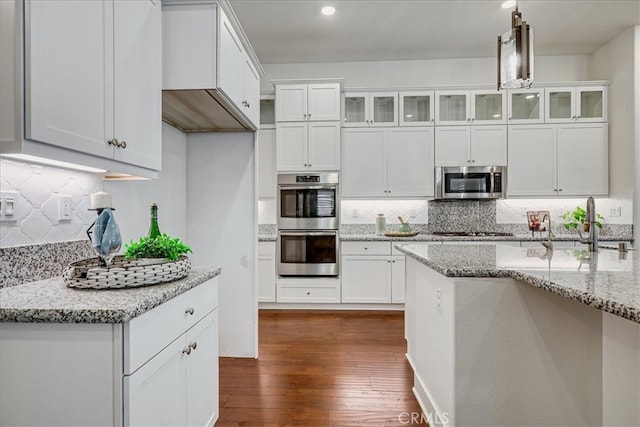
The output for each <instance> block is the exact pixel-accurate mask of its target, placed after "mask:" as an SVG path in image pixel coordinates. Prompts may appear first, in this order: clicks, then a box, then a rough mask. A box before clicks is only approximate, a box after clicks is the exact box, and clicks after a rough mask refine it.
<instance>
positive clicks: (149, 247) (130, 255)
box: [124, 233, 192, 262]
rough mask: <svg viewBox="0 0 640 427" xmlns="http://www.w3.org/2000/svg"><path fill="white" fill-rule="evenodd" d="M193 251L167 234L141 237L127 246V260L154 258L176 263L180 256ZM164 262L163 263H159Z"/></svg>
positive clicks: (125, 255) (125, 252)
mask: <svg viewBox="0 0 640 427" xmlns="http://www.w3.org/2000/svg"><path fill="white" fill-rule="evenodd" d="M189 252H192V251H191V248H190V247H189V246H187V245H186V244H184V242H183V241H182V240H180V239H178V238H172V237H170V236H169V235H167V234H166V233H162V234H161V235H159V236H158V237H147V236H144V237H141V238H140V240H139V241H137V242H134V241H133V240H132V241H131V242H129V243H127V244H125V251H124V257H125V259H140V258H152V259H157V260H158V259H161V260H165V261H176V260H178V258H180V256H182V255H185V254H187V253H189ZM159 262H162V261H159Z"/></svg>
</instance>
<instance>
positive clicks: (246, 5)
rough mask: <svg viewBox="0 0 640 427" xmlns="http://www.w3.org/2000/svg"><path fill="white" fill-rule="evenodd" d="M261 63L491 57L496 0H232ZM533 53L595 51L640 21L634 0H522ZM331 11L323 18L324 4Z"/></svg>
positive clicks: (505, 21) (502, 22) (639, 2)
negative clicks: (530, 28) (331, 12)
mask: <svg viewBox="0 0 640 427" xmlns="http://www.w3.org/2000/svg"><path fill="white" fill-rule="evenodd" d="M230 3H231V6H232V7H233V9H234V11H235V12H236V15H237V16H238V19H239V21H240V23H241V24H242V27H243V29H244V30H245V32H246V34H247V36H248V37H249V40H250V41H251V44H252V46H253V48H254V50H255V51H256V54H257V55H258V58H259V59H260V62H262V63H263V64H284V63H309V62H343V61H381V60H410V59H437V58H480V57H495V55H496V39H497V36H498V34H501V33H504V32H505V31H507V30H509V29H510V27H511V11H512V10H513V8H510V9H502V8H501V6H500V5H501V3H502V0H327V1H317V0H230ZM518 4H519V10H520V12H521V13H522V17H523V19H524V20H525V21H527V22H528V23H529V24H530V25H531V26H532V27H533V29H534V51H535V54H536V55H573V54H589V53H592V52H594V51H595V50H596V49H598V48H599V47H600V46H602V45H603V44H604V43H606V42H607V41H608V40H611V39H612V38H613V37H614V36H616V35H618V34H619V33H621V32H622V31H623V30H624V29H625V28H627V27H629V26H632V25H638V24H640V0H520V1H519V2H518ZM326 5H333V6H335V8H336V13H335V15H333V16H330V17H325V16H323V15H322V14H321V13H320V9H321V7H322V6H326Z"/></svg>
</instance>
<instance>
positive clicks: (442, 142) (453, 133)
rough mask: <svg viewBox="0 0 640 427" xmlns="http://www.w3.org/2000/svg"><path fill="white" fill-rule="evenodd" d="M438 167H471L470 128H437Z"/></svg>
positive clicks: (436, 151)
mask: <svg viewBox="0 0 640 427" xmlns="http://www.w3.org/2000/svg"><path fill="white" fill-rule="evenodd" d="M435 139H436V141H435V142H436V144H435V145H436V149H435V153H436V166H470V165H471V160H470V159H469V154H470V153H469V142H470V140H471V128H470V127H469V126H457V127H453V126H451V127H447V126H442V127H436V136H435Z"/></svg>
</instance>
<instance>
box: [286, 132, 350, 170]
mask: <svg viewBox="0 0 640 427" xmlns="http://www.w3.org/2000/svg"><path fill="white" fill-rule="evenodd" d="M276 165H277V169H278V171H282V172H298V171H323V170H340V122H337V121H331V122H309V123H300V122H282V123H276Z"/></svg>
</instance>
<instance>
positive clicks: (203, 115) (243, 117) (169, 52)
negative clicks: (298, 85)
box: [162, 0, 264, 132]
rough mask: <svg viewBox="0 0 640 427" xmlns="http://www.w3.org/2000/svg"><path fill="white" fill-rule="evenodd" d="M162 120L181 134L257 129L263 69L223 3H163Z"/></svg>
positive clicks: (208, 0)
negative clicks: (181, 132)
mask: <svg viewBox="0 0 640 427" xmlns="http://www.w3.org/2000/svg"><path fill="white" fill-rule="evenodd" d="M162 71H163V76H162V88H163V90H162V120H163V121H164V122H166V123H168V124H170V125H171V126H174V127H176V128H178V129H180V130H182V131H183V132H215V131H247V130H256V129H257V128H258V127H259V122H260V110H259V109H260V77H261V76H262V75H263V74H264V70H263V69H262V66H261V65H260V62H259V61H258V58H257V57H256V55H255V52H254V51H253V48H252V47H251V44H250V43H249V40H248V39H247V37H246V35H245V33H244V31H243V30H242V27H241V26H240V23H239V22H238V19H237V17H236V15H235V13H234V12H233V10H232V9H231V6H230V5H229V2H228V1H227V0H164V1H163V2H162Z"/></svg>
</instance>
